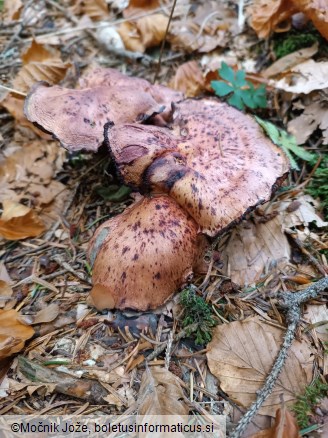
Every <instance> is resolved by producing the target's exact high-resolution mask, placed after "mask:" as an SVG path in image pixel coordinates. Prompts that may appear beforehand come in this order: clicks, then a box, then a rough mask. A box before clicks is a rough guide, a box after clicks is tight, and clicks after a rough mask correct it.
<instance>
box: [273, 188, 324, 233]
mask: <svg viewBox="0 0 328 438" xmlns="http://www.w3.org/2000/svg"><path fill="white" fill-rule="evenodd" d="M294 201H296V202H298V204H297V208H296V209H290V208H289V207H290V204H291V201H290V199H288V200H286V201H281V202H280V203H279V205H278V206H277V210H279V211H280V212H281V215H282V224H283V227H284V229H286V228H289V229H291V228H294V227H299V226H302V227H304V226H306V227H307V226H309V224H311V223H315V225H316V226H317V227H318V228H323V227H327V226H328V222H325V221H323V220H322V219H321V217H320V216H318V215H317V212H316V210H317V207H319V205H320V204H319V202H318V201H316V200H315V199H313V198H312V196H310V195H304V194H303V193H301V194H300V195H299V196H297V197H294V198H293V202H294Z"/></svg>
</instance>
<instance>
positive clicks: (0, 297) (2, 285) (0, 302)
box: [0, 280, 13, 309]
mask: <svg viewBox="0 0 328 438" xmlns="http://www.w3.org/2000/svg"><path fill="white" fill-rule="evenodd" d="M12 295H13V290H12V288H11V286H10V285H9V284H8V283H7V282H6V281H3V280H0V308H1V309H3V307H4V306H5V305H6V304H7V302H8V298H11V297H12Z"/></svg>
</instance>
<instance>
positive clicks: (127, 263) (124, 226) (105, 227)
mask: <svg viewBox="0 0 328 438" xmlns="http://www.w3.org/2000/svg"><path fill="white" fill-rule="evenodd" d="M197 228H198V227H197V225H196V224H195V222H194V221H193V220H192V219H191V218H190V217H188V215H187V214H186V213H185V212H184V211H183V210H182V209H181V208H180V207H179V206H178V205H177V204H176V203H175V202H174V201H172V200H171V199H170V198H169V197H166V196H161V197H154V198H148V199H146V198H144V199H142V200H141V201H139V202H137V203H135V204H133V205H132V206H131V207H130V208H128V209H126V210H125V211H124V212H123V213H122V214H120V215H118V216H115V217H114V218H112V219H110V220H109V221H107V222H104V223H103V224H102V225H101V226H100V227H99V228H98V229H97V231H96V233H95V235H94V236H93V238H92V240H91V242H90V245H89V249H88V254H89V259H90V261H91V265H93V275H92V282H93V284H94V287H93V289H92V291H91V298H92V300H93V302H94V304H95V306H96V307H97V308H98V309H99V310H102V309H104V308H113V307H116V308H120V309H123V308H133V309H138V310H148V309H152V308H155V307H158V306H160V305H161V304H163V303H164V302H165V301H166V300H167V299H169V298H170V297H171V296H172V295H173V293H174V292H176V291H177V290H178V289H179V288H180V287H181V286H182V285H184V284H185V283H187V281H188V280H189V279H190V278H191V276H192V273H193V264H194V262H195V261H196V260H198V252H197V251H198V245H197V243H198V240H197V232H198V230H197Z"/></svg>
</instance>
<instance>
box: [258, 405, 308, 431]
mask: <svg viewBox="0 0 328 438" xmlns="http://www.w3.org/2000/svg"><path fill="white" fill-rule="evenodd" d="M252 438H300V434H299V427H298V425H297V422H296V420H295V418H294V417H293V416H292V414H291V413H290V412H289V411H288V410H287V409H286V408H285V407H283V408H282V409H281V408H279V409H277V412H276V418H275V424H274V426H273V427H270V429H265V430H261V432H258V433H256V434H255V435H253V436H252Z"/></svg>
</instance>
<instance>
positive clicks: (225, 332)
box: [207, 317, 314, 416]
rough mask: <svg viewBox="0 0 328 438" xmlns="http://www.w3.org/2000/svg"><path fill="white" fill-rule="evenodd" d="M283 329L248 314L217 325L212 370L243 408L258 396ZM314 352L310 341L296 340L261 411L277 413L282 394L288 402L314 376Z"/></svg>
mask: <svg viewBox="0 0 328 438" xmlns="http://www.w3.org/2000/svg"><path fill="white" fill-rule="evenodd" d="M283 335H284V331H283V330H281V329H279V328H277V327H273V326H271V325H268V324H265V323H264V322H262V321H260V319H259V318H257V317H256V318H248V319H246V320H244V321H235V322H231V323H229V324H222V325H220V326H217V327H216V328H215V330H214V333H213V339H212V341H211V342H210V343H209V344H208V353H207V360H208V365H209V368H210V371H211V372H212V374H214V375H215V376H216V377H217V378H218V379H219V380H220V386H221V388H222V390H223V391H225V392H226V393H227V394H228V395H229V397H231V398H232V400H234V401H235V402H236V403H238V404H240V405H241V406H243V407H244V408H247V407H249V406H250V405H251V403H253V402H254V401H255V399H256V393H257V391H258V390H260V389H261V387H262V386H263V384H264V381H265V379H266V377H267V375H268V374H269V372H270V370H271V367H272V365H273V362H274V360H275V358H276V356H277V354H278V351H279V349H280V346H281V343H282V339H283ZM313 360H314V358H313V354H312V351H311V349H310V347H309V346H308V344H307V343H306V342H305V341H303V342H299V341H294V342H293V344H292V346H291V348H290V350H289V353H288V357H287V360H286V363H285V366H284V367H283V370H282V372H281V374H280V377H279V379H278V381H277V384H276V385H275V387H274V389H273V391H272V393H271V395H270V396H269V397H268V398H267V399H266V400H265V402H264V403H263V405H262V407H261V408H260V409H259V414H261V415H271V416H273V415H274V411H275V409H277V408H278V407H280V405H281V397H283V399H284V402H285V403H286V405H287V406H288V405H289V404H292V403H294V402H295V400H296V397H297V395H299V394H301V393H303V392H304V388H305V387H306V386H307V385H309V383H310V382H311V380H312V367H313Z"/></svg>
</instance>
